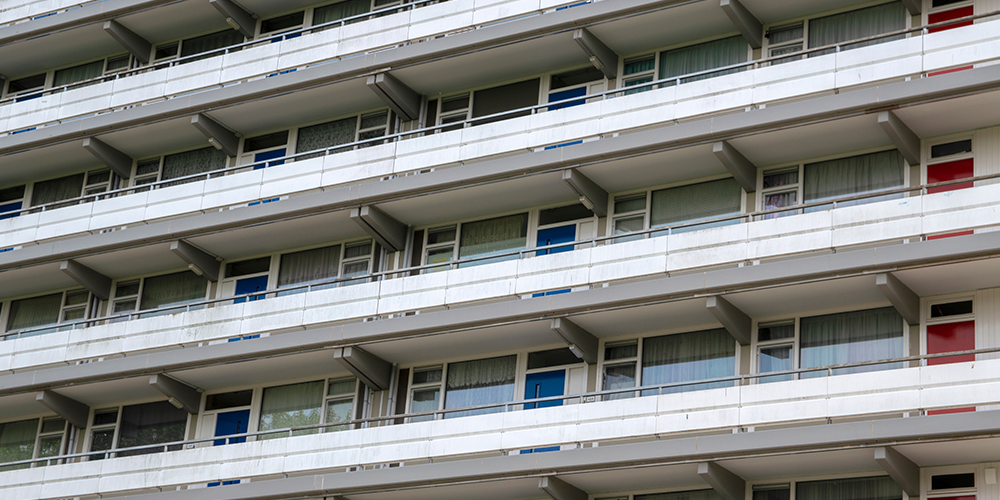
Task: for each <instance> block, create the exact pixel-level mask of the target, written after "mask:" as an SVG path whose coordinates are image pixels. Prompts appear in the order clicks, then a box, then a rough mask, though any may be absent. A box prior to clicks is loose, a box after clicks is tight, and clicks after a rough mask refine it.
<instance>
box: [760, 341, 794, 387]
mask: <svg viewBox="0 0 1000 500" xmlns="http://www.w3.org/2000/svg"><path fill="white" fill-rule="evenodd" d="M757 365H758V369H757V371H758V372H759V373H770V372H780V371H785V370H791V369H793V368H795V365H794V359H793V358H792V346H791V345H783V346H776V347H761V348H760V356H759V358H758V363H757ZM782 380H792V375H791V374H789V375H776V376H774V377H761V378H760V379H759V381H760V383H762V384H763V383H767V382H779V381H782Z"/></svg>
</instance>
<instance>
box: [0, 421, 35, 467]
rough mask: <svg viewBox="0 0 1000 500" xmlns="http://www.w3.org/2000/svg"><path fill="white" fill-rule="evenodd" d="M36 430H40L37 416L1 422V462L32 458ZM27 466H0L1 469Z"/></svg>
mask: <svg viewBox="0 0 1000 500" xmlns="http://www.w3.org/2000/svg"><path fill="white" fill-rule="evenodd" d="M36 432H38V419H37V418H33V419H31V420H21V421H19V422H7V423H5V424H0V463H3V462H16V461H18V460H28V459H30V458H31V455H32V454H33V453H34V452H35V433H36ZM27 467H28V466H27V465H21V466H17V467H0V471H5V470H11V469H23V468H27Z"/></svg>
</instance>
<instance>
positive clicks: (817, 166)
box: [802, 149, 905, 212]
mask: <svg viewBox="0 0 1000 500" xmlns="http://www.w3.org/2000/svg"><path fill="white" fill-rule="evenodd" d="M904 170H905V168H904V165H903V155H902V154H900V153H899V151H897V150H895V149H893V150H890V151H882V152H880V153H872V154H867V155H859V156H852V157H850V158H841V159H837V160H830V161H824V162H820V163H811V164H807V165H806V166H805V174H804V177H805V179H803V187H802V190H803V201H805V202H806V203H811V202H815V201H824V200H829V199H833V198H838V197H844V196H850V195H858V194H864V193H872V192H876V191H883V190H887V189H893V188H899V187H903V175H904ZM902 197H903V194H902V193H899V194H893V195H885V196H875V197H871V198H865V199H861V200H854V201H844V202H838V203H837V206H839V207H847V206H853V205H861V204H865V203H874V202H877V201H883V200H888V199H895V198H902ZM829 208H830V207H829V205H826V206H820V207H813V208H809V209H806V211H807V212H813V211H820V210H827V209H829Z"/></svg>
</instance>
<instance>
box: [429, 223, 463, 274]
mask: <svg viewBox="0 0 1000 500" xmlns="http://www.w3.org/2000/svg"><path fill="white" fill-rule="evenodd" d="M457 234H458V226H445V227H436V228H431V229H428V230H427V243H426V244H425V245H424V248H425V255H426V257H425V258H424V263H425V264H442V263H445V262H451V261H452V260H453V259H454V258H455V236H456V235H457ZM447 269H448V267H447V266H441V267H432V268H430V269H425V270H424V272H428V273H432V272H436V271H445V270H447Z"/></svg>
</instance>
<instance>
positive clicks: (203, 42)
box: [181, 29, 244, 57]
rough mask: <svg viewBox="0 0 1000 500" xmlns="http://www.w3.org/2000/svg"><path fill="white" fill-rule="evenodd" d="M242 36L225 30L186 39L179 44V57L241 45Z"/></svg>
mask: <svg viewBox="0 0 1000 500" xmlns="http://www.w3.org/2000/svg"><path fill="white" fill-rule="evenodd" d="M243 42H244V38H243V34H242V33H240V32H239V31H236V30H234V29H226V30H222V31H218V32H215V33H211V34H208V35H202V36H196V37H194V38H188V39H187V40H184V41H183V42H181V57H185V56H191V55H195V54H201V53H202V52H208V51H210V50H215V49H221V48H223V47H229V46H230V45H236V44H239V43H243Z"/></svg>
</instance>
